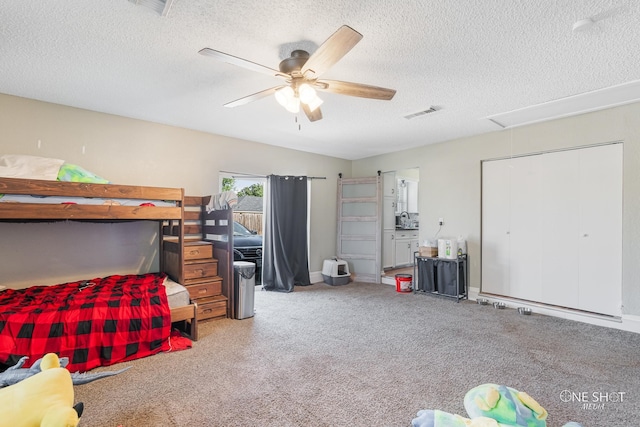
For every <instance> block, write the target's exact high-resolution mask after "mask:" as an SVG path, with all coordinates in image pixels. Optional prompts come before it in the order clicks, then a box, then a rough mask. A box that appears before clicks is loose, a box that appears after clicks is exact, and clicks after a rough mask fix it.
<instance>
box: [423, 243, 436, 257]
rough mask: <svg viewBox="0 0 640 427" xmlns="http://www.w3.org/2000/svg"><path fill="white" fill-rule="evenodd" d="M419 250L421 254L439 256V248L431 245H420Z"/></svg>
mask: <svg viewBox="0 0 640 427" xmlns="http://www.w3.org/2000/svg"><path fill="white" fill-rule="evenodd" d="M418 250H419V252H420V256H425V257H432V258H434V257H437V256H438V248H433V247H431V246H420V247H419V248H418Z"/></svg>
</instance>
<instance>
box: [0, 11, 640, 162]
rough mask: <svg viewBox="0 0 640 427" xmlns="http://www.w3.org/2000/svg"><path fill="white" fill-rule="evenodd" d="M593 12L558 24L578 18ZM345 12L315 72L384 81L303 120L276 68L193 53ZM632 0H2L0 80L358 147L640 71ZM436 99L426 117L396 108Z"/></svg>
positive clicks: (251, 131)
mask: <svg viewBox="0 0 640 427" xmlns="http://www.w3.org/2000/svg"><path fill="white" fill-rule="evenodd" d="M586 17H591V18H593V19H594V20H595V24H594V25H593V26H592V27H591V28H589V29H587V30H585V31H582V32H577V33H574V32H572V25H573V23H574V22H576V21H577V20H579V19H582V18H586ZM343 24H346V25H349V26H351V27H353V28H354V29H356V30H357V31H358V32H360V33H361V34H363V36H364V38H363V39H362V40H361V41H360V43H358V44H357V45H356V46H355V47H354V48H353V49H352V50H351V51H350V52H349V53H348V54H347V55H346V56H345V57H344V58H342V59H341V60H340V61H339V62H338V63H337V64H336V65H335V66H333V67H332V68H331V69H330V70H329V71H328V72H326V73H325V74H324V75H323V77H324V78H328V79H336V80H345V81H352V82H359V83H365V84H369V85H375V86H382V87H388V88H393V89H396V90H397V94H396V96H395V97H394V98H393V100H391V101H379V100H369V99H362V98H355V97H349V96H344V95H337V94H331V93H321V96H322V98H323V99H324V101H325V102H324V104H323V106H322V111H323V115H324V119H323V120H320V121H317V122H314V123H310V122H308V121H307V119H306V117H305V116H304V114H302V113H301V114H300V115H299V116H298V117H297V119H298V123H296V121H295V119H296V116H295V115H293V114H291V113H289V112H287V111H286V110H284V109H283V108H282V107H280V106H279V105H278V104H277V103H276V101H275V99H274V98H273V97H271V96H270V97H267V98H264V99H261V100H258V101H255V102H253V103H250V104H247V105H244V106H240V107H236V108H224V107H223V104H225V103H227V102H230V101H233V100H235V99H238V98H241V97H243V96H246V95H250V94H252V93H255V92H258V91H261V90H263V89H267V88H269V87H272V86H276V85H278V84H280V83H281V80H279V79H276V78H274V77H270V76H267V75H263V74H259V73H256V72H252V71H250V70H247V69H244V68H240V67H237V66H234V65H230V64H226V63H223V62H219V61H216V60H214V59H212V58H209V57H205V56H202V55H199V54H198V51H199V50H200V49H202V48H204V47H209V48H212V49H216V50H220V51H223V52H226V53H229V54H232V55H235V56H239V57H241V58H245V59H248V60H251V61H253V62H257V63H259V64H263V65H266V66H268V67H271V68H277V67H278V63H279V62H280V60H282V59H283V58H286V57H288V56H289V54H290V52H291V50H294V49H298V48H302V49H305V50H308V51H310V52H311V53H312V52H313V51H314V50H315V49H316V48H317V47H318V46H319V45H320V44H322V42H323V41H324V40H326V39H327V37H329V36H330V35H331V34H332V33H333V32H335V31H336V30H337V29H338V27H340V26H341V25H343ZM639 48H640V2H639V1H637V0H627V1H605V0H555V1H553V0H527V1H524V0H521V1H512V0H475V1H442V0H441V1H419V0H412V1H404V2H391V1H389V0H384V1H380V0H353V1H349V2H345V1H343V0H313V1H308V0H296V1H293V0H283V1H268V0H263V1H248V0H233V1H231V0H174V3H173V5H172V7H171V9H170V11H169V13H168V15H167V16H164V17H163V16H160V14H158V13H156V12H154V11H152V10H150V9H147V8H145V7H141V6H136V5H135V4H134V3H132V2H130V1H127V0H109V1H104V0H65V1H42V0H2V3H1V5H0V92H1V93H6V94H10V95H16V96H21V97H26V98H33V99H38V100H43V101H47V102H53V103H58V104H64V105H69V106H73V107H79V108H84V109H89V110H94V111H100V112H105V113H110V114H116V115H121V116H126V117H133V118H138V119H143V120H149V121H153V122H158V123H165V124H169V125H174V126H180V127H184V128H190V129H196V130H201V131H205V132H210V133H215V134H220V135H227V136H231V137H236V138H242V139H247V140H251V141H258V142H262V143H265V144H271V145H277V146H282V147H289V148H293V149H298V150H303V151H309V152H314V153H320V154H326V155H330V156H335V157H340V158H345V159H360V158H365V157H369V156H372V155H377V154H382V153H387V152H392V151H397V150H402V149H406V148H410V147H416V146H421V145H425V144H431V143H436V142H442V141H446V140H450V139H453V138H459V137H464V136H470V135H475V134H480V133H484V132H489V131H494V130H498V129H500V128H499V127H497V125H496V124H494V123H492V122H491V121H489V120H487V119H486V117H487V116H491V115H495V114H498V113H503V112H507V111H511V110H515V109H520V108H523V107H527V106H531V105H535V104H540V103H544V102H548V101H551V100H556V99H559V98H564V97H567V96H572V95H576V94H580V93H584V92H589V91H593V90H597V89H602V88H607V87H610V86H614V85H619V84H622V83H625V82H629V81H634V80H638V79H640V54H638V52H639ZM430 106H436V107H438V108H439V109H440V110H439V111H437V112H436V113H432V114H429V115H423V116H420V117H417V118H414V119H412V120H407V119H405V118H404V116H406V115H408V114H412V113H415V112H417V111H420V110H424V109H427V108H429V107H430Z"/></svg>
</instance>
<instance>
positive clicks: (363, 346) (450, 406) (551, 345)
mask: <svg viewBox="0 0 640 427" xmlns="http://www.w3.org/2000/svg"><path fill="white" fill-rule="evenodd" d="M258 289H259V288H258ZM255 308H256V314H255V316H254V317H253V318H249V319H244V320H231V319H225V320H220V321H214V322H209V323H203V324H201V325H200V340H199V341H197V342H194V344H193V348H192V349H189V350H185V351H181V352H176V353H167V354H160V355H156V356H152V357H148V358H146V359H141V360H137V361H133V362H130V363H126V364H121V365H117V366H114V367H111V368H108V367H105V368H100V369H98V370H96V371H103V370H105V371H106V370H111V369H119V368H121V367H124V366H132V367H133V368H132V369H130V370H128V371H127V372H125V373H123V374H121V375H118V376H115V377H111V378H107V379H103V380H100V381H96V382H94V383H90V384H86V385H81V386H76V387H75V390H76V400H77V401H83V402H84V404H85V414H84V416H83V418H82V420H81V423H80V425H81V426H87V427H88V426H91V427H103V426H104V427H108V426H109V427H117V426H119V425H122V426H123V427H146V426H154V427H155V426H264V427H271V426H273V427H275V426H278V427H287V426H327V427H329V426H405V427H406V426H409V425H410V423H411V420H412V419H413V418H414V417H415V415H416V412H417V411H418V410H420V409H440V410H443V411H447V412H452V413H459V414H461V415H466V414H465V411H464V407H463V399H464V395H465V393H466V392H467V391H468V390H469V389H471V388H473V387H475V386H477V385H479V384H483V383H489V382H491V383H497V384H504V385H508V386H510V387H513V388H516V389H518V390H521V391H526V392H527V393H529V394H530V395H531V396H532V397H533V398H535V399H536V400H537V401H538V402H539V403H540V404H541V405H542V406H543V407H545V408H546V409H547V410H548V411H549V418H548V425H549V426H561V425H562V424H564V423H566V422H568V421H577V422H581V423H582V424H583V426H584V427H604V426H607V427H629V426H635V425H638V418H639V415H640V410H639V409H638V408H640V404H639V399H640V375H639V374H640V335H639V334H633V333H629V332H624V331H620V330H616V329H607V328H601V327H597V326H591V325H587V324H583V323H578V322H573V321H568V320H564V319H559V318H553V317H547V316H542V315H536V314H535V313H534V314H533V315H531V316H522V315H519V314H517V312H516V311H515V310H513V309H506V310H495V309H494V308H493V307H492V306H480V305H477V304H475V303H473V302H468V301H465V302H460V303H456V302H455V301H453V300H449V299H443V298H438V297H435V296H431V295H414V294H403V293H397V292H395V287H393V286H389V285H374V284H363V283H350V284H348V285H345V286H336V287H332V286H328V285H326V284H322V283H320V284H315V285H312V286H309V287H298V288H296V289H295V291H294V292H292V293H289V294H282V293H276V292H266V291H260V290H258V291H257V292H256V302H255ZM605 399H608V401H605Z"/></svg>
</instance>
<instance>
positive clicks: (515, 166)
mask: <svg viewBox="0 0 640 427" xmlns="http://www.w3.org/2000/svg"><path fill="white" fill-rule="evenodd" d="M622 149H623V147H622V144H610V145H603V146H597V147H587V148H582V149H575V150H567V151H559V152H550V153H543V154H536V155H531V156H523V157H519V158H514V159H503V160H495V161H485V162H483V168H482V171H483V181H482V284H481V291H482V292H483V293H490V294H497V295H504V296H508V297H513V298H519V299H523V300H528V301H534V302H541V303H545V304H552V305H556V306H561V307H567V308H573V309H579V310H584V311H590V312H594V313H600V314H605V315H610V316H620V315H621V300H622V297H621V289H622ZM505 235H506V236H507V237H505Z"/></svg>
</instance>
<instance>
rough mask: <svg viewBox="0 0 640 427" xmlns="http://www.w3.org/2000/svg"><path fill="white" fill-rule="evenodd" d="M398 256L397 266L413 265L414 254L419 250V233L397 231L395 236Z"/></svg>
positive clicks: (396, 256)
mask: <svg viewBox="0 0 640 427" xmlns="http://www.w3.org/2000/svg"><path fill="white" fill-rule="evenodd" d="M395 240H396V244H395V248H396V255H395V266H396V267H399V266H403V265H408V264H413V253H414V252H416V251H417V250H418V246H419V243H418V231H417V230H402V231H396V236H395Z"/></svg>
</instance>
